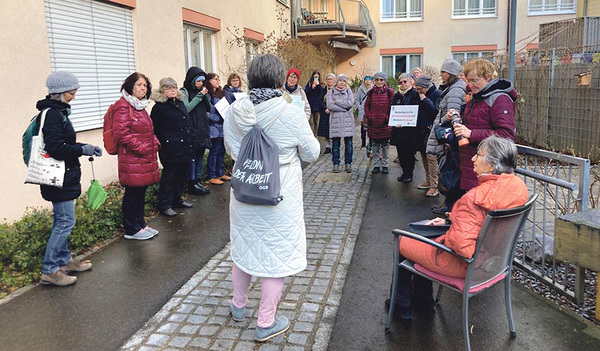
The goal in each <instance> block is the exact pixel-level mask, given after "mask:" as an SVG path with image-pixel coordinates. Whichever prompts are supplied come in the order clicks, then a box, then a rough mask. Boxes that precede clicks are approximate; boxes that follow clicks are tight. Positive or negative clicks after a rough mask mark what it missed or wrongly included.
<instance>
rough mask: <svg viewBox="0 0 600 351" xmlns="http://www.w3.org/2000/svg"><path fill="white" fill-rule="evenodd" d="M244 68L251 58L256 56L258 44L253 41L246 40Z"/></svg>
mask: <svg viewBox="0 0 600 351" xmlns="http://www.w3.org/2000/svg"><path fill="white" fill-rule="evenodd" d="M245 43H246V67H247V66H248V65H249V64H250V61H252V59H253V58H255V57H256V56H257V55H258V43H257V42H255V41H253V40H246V41H245Z"/></svg>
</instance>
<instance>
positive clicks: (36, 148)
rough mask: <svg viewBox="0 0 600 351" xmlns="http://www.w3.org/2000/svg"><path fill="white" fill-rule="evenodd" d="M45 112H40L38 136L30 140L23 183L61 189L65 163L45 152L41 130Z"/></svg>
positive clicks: (46, 110)
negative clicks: (29, 152)
mask: <svg viewBox="0 0 600 351" xmlns="http://www.w3.org/2000/svg"><path fill="white" fill-rule="evenodd" d="M46 112H48V109H45V110H44V111H43V112H42V117H41V118H40V130H39V132H38V134H37V135H34V136H33V137H32V138H31V154H30V156H29V164H28V165H27V176H26V177H25V183H26V184H39V185H48V186H54V187H57V188H62V186H63V181H64V180H65V161H62V160H56V159H54V158H52V157H50V155H48V153H47V152H46V150H45V144H44V133H43V131H42V129H43V127H44V121H45V120H46Z"/></svg>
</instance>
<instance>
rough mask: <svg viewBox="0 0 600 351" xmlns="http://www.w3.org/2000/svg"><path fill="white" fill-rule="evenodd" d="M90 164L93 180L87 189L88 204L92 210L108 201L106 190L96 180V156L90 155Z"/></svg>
mask: <svg viewBox="0 0 600 351" xmlns="http://www.w3.org/2000/svg"><path fill="white" fill-rule="evenodd" d="M89 160H90V165H92V180H91V181H90V183H91V184H90V188H89V189H88V191H87V206H88V207H89V208H91V209H92V210H97V209H99V208H100V206H102V204H103V203H104V201H106V190H104V188H103V187H102V185H100V183H98V181H97V180H96V175H95V174H94V163H93V161H94V158H93V157H90V158H89Z"/></svg>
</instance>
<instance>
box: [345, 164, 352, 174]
mask: <svg viewBox="0 0 600 351" xmlns="http://www.w3.org/2000/svg"><path fill="white" fill-rule="evenodd" d="M346 173H352V165H346Z"/></svg>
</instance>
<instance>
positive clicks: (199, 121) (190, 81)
mask: <svg viewBox="0 0 600 351" xmlns="http://www.w3.org/2000/svg"><path fill="white" fill-rule="evenodd" d="M198 76H204V78H205V79H206V73H205V72H204V71H203V70H202V69H201V68H198V67H190V69H188V71H187V74H186V75H185V81H184V82H183V88H181V92H182V93H183V103H184V105H185V108H186V109H187V111H188V113H189V114H190V118H191V119H192V122H191V123H192V137H193V139H194V150H199V149H200V148H210V146H211V144H210V121H209V119H208V111H210V110H211V105H210V101H209V99H210V97H209V96H204V95H202V94H200V91H199V90H198V89H197V88H196V85H195V83H194V81H195V79H196V77H198ZM204 82H205V83H206V82H207V80H205V81H204Z"/></svg>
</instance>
